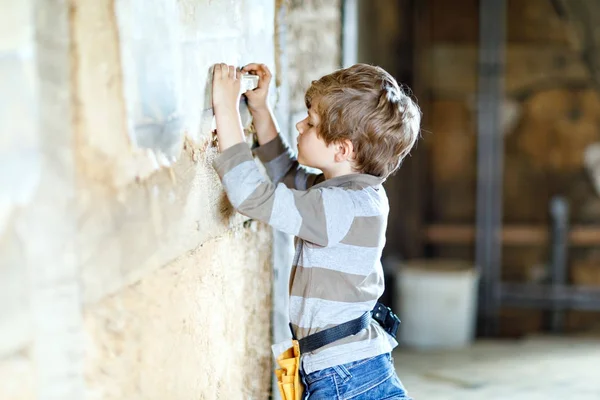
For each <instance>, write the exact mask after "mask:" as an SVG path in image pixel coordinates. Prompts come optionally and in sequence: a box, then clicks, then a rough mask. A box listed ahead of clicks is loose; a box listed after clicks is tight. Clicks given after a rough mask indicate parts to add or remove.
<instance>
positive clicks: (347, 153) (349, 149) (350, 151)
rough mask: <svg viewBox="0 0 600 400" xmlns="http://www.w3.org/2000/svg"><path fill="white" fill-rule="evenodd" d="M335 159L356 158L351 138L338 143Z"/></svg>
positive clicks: (349, 159)
mask: <svg viewBox="0 0 600 400" xmlns="http://www.w3.org/2000/svg"><path fill="white" fill-rule="evenodd" d="M336 148H337V149H336V150H337V151H336V153H335V161H336V162H342V161H351V160H352V159H353V158H354V145H353V144H352V141H351V140H350V139H345V140H342V141H340V142H337V143H336Z"/></svg>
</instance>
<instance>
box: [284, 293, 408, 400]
mask: <svg viewBox="0 0 600 400" xmlns="http://www.w3.org/2000/svg"><path fill="white" fill-rule="evenodd" d="M371 319H374V320H375V321H377V322H378V323H379V325H381V327H382V328H383V329H384V330H385V331H386V332H387V333H388V334H389V335H390V336H392V337H393V338H394V339H395V338H396V335H397V333H398V327H399V326H400V319H399V318H398V317H397V316H396V314H394V313H393V312H392V310H391V309H390V308H389V307H386V306H385V305H383V304H382V303H377V304H376V305H375V308H373V310H371V311H370V312H366V313H364V314H363V315H361V316H360V317H358V318H356V319H353V320H351V321H348V322H344V323H343V324H340V325H336V326H334V327H331V328H328V329H325V330H322V331H320V332H317V333H314V334H312V335H308V336H306V337H304V338H302V339H300V340H297V339H296V337H295V335H294V331H293V330H292V327H291V324H290V330H291V331H292V337H293V340H292V346H291V347H288V348H287V349H286V350H284V351H282V352H280V353H277V354H279V355H278V356H277V364H278V365H279V367H280V368H278V369H276V370H275V375H276V376H277V385H278V387H279V393H280V394H281V398H282V399H283V400H300V399H302V394H303V392H304V385H303V384H302V380H301V379H300V355H301V354H304V353H310V352H311V351H315V350H317V349H319V348H321V347H323V346H326V345H328V344H330V343H333V342H335V341H338V340H340V339H343V338H345V337H347V336H352V335H356V334H357V333H358V332H360V331H361V330H363V329H365V328H367V327H368V326H369V324H370V323H371ZM288 343H289V342H288ZM273 349H274V352H275V346H274V347H273Z"/></svg>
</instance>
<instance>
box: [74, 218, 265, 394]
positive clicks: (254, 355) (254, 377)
mask: <svg viewBox="0 0 600 400" xmlns="http://www.w3.org/2000/svg"><path fill="white" fill-rule="evenodd" d="M253 226H254V227H256V225H253ZM269 238H270V234H269V233H268V231H267V230H264V229H260V230H259V231H258V232H257V231H256V229H253V228H252V227H250V228H243V227H240V228H236V229H234V230H232V231H229V232H228V233H227V234H225V235H224V236H222V237H220V238H218V239H215V240H212V241H209V242H207V243H205V244H204V245H203V246H201V247H199V248H197V249H196V250H193V251H191V252H189V253H187V254H185V255H183V256H182V257H180V258H178V259H177V260H175V261H174V262H172V263H171V264H169V265H168V266H166V267H164V268H161V269H160V270H158V271H155V272H153V273H151V274H149V275H147V276H146V277H145V278H144V279H143V280H142V281H140V282H139V283H136V284H134V285H132V286H130V287H128V288H126V289H124V290H121V291H119V292H118V293H117V294H115V295H112V296H109V297H108V298H105V299H103V300H102V301H100V302H98V303H97V304H95V305H93V306H90V307H88V309H87V310H86V313H85V323H86V332H87V335H88V341H87V343H88V359H87V369H86V372H87V373H86V380H87V382H88V387H89V388H90V392H91V393H90V394H91V395H90V397H89V398H90V399H106V400H109V399H157V400H158V399H187V398H201V399H207V400H209V399H248V398H252V399H266V398H268V394H269V376H270V375H269V373H268V372H269V371H270V369H271V365H270V356H269V354H270V332H269V330H270V324H269V323H268V319H267V318H266V317H267V316H268V312H269V310H270V302H271V295H270V293H271V285H270V275H271V262H270V254H271V252H270V248H271V243H270V240H269Z"/></svg>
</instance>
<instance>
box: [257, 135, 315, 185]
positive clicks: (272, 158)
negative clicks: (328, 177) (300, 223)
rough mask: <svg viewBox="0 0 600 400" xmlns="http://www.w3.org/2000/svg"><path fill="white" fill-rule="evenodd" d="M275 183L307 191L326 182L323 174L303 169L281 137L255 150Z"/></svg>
mask: <svg viewBox="0 0 600 400" xmlns="http://www.w3.org/2000/svg"><path fill="white" fill-rule="evenodd" d="M254 154H256V155H257V156H258V158H259V159H260V161H261V162H262V163H263V164H264V166H265V168H266V170H267V174H268V175H269V178H271V181H272V182H273V183H276V184H277V183H279V182H282V183H283V184H285V185H286V186H287V187H289V188H290V189H298V190H307V189H310V188H311V187H312V186H313V185H315V184H317V183H319V182H322V181H323V180H325V177H324V176H323V174H313V173H310V172H308V171H307V170H306V169H305V168H304V167H302V166H301V165H300V164H299V163H298V160H296V157H295V156H294V155H293V153H292V150H291V149H290V148H289V146H287V145H286V144H285V143H284V141H283V139H282V138H281V135H278V136H277V137H276V138H275V139H273V140H271V141H270V142H268V143H265V144H264V145H262V146H259V147H257V148H255V149H254Z"/></svg>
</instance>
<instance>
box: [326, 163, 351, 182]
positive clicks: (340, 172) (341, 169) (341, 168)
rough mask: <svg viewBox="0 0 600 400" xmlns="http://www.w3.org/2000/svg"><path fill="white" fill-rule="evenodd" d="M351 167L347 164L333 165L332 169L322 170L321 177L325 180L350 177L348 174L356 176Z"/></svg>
mask: <svg viewBox="0 0 600 400" xmlns="http://www.w3.org/2000/svg"><path fill="white" fill-rule="evenodd" d="M358 173H359V172H356V171H355V170H354V168H352V165H351V164H349V163H343V164H339V165H335V166H333V167H332V168H328V169H326V170H323V175H325V179H332V178H336V177H338V176H344V175H350V174H358Z"/></svg>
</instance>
